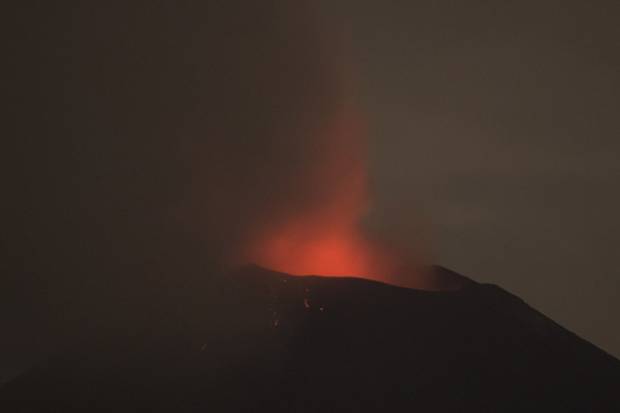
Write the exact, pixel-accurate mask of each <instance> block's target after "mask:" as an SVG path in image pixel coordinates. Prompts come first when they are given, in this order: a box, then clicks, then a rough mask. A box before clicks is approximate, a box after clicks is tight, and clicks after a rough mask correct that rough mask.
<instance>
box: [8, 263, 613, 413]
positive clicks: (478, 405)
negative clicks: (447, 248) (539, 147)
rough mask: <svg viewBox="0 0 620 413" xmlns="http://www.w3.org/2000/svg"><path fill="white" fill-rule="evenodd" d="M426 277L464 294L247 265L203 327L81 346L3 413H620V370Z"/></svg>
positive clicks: (522, 307)
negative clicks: (163, 412)
mask: <svg viewBox="0 0 620 413" xmlns="http://www.w3.org/2000/svg"><path fill="white" fill-rule="evenodd" d="M435 274H436V275H435V276H436V277H437V278H438V279H441V280H442V283H443V284H445V285H447V286H455V285H458V286H459V288H458V289H454V288H450V289H449V291H422V290H413V289H406V288H400V287H395V286H391V285H387V284H382V283H378V282H374V281H369V280H364V279H357V278H325V277H317V276H306V277H297V276H290V275H287V274H281V273H276V272H271V271H268V270H264V269H261V268H258V267H246V268H244V269H242V270H240V271H238V272H236V273H234V274H230V275H229V276H227V277H224V278H222V279H221V281H220V282H218V283H217V284H216V285H217V287H214V288H217V289H218V291H217V292H216V293H215V294H213V293H212V294H211V296H215V297H219V298H217V299H212V300H210V302H208V303H205V307H204V308H205V313H204V318H203V322H201V328H200V329H199V328H193V327H192V328H187V329H185V330H184V329H183V328H179V329H178V330H175V331H174V332H172V330H165V331H163V330H162V331H153V332H151V333H150V334H142V333H141V334H139V335H137V336H132V334H131V332H130V331H119V332H117V334H112V335H111V336H110V337H106V338H105V339H104V338H100V339H97V340H93V341H92V342H88V343H81V344H80V346H79V348H74V349H72V350H71V351H68V352H67V353H64V354H63V355H61V356H60V357H59V358H56V359H54V360H50V362H49V363H47V364H46V365H45V366H40V367H39V368H37V369H34V370H32V371H31V372H29V373H28V374H25V375H23V376H22V377H20V378H18V379H17V380H14V381H13V382H11V383H9V384H8V385H6V386H5V387H4V388H3V389H2V390H1V391H0V407H5V408H4V409H2V411H14V412H19V411H28V412H43V411H45V412H47V411H49V412H52V411H53V412H56V411H65V412H67V411H85V410H86V411H114V412H125V411H127V412H130V411H132V412H133V411H138V410H145V411H175V412H185V411H186V412H194V411H215V412H219V411H263V410H265V411H283V412H284V411H287V412H288V411H298V412H311V411H358V412H359V411H401V410H405V409H410V410H412V411H414V410H417V411H425V412H444V411H446V412H447V411H459V412H485V411H499V412H506V411H514V412H523V411H544V412H549V411H552V412H555V411H557V412H567V411H575V412H581V411H584V412H585V411H610V412H612V411H620V396H619V393H620V362H618V360H616V359H614V358H613V357H611V356H609V355H607V354H606V353H604V352H603V351H601V350H600V349H598V348H596V347H595V346H593V345H591V344H590V343H588V342H586V341H584V340H582V339H580V338H579V337H577V336H575V335H574V334H572V333H570V332H568V331H567V330H565V329H563V328H562V327H560V326H558V325H557V324H555V323H554V322H553V321H551V320H549V319H548V318H546V317H545V316H543V315H541V314H540V313H538V312H536V311H535V310H533V309H532V308H530V307H529V306H527V304H525V303H524V302H523V301H522V300H520V299H519V298H517V297H515V296H513V295H511V294H509V293H507V292H505V291H504V290H502V289H501V288H499V287H496V286H492V285H485V284H478V283H475V282H473V281H471V280H469V279H467V278H465V277H462V276H460V275H458V274H456V273H453V272H450V271H448V270H445V269H443V268H439V267H438V268H436V271H435ZM214 285H215V284H214ZM181 331H182V332H181Z"/></svg>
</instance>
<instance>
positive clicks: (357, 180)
mask: <svg viewBox="0 0 620 413" xmlns="http://www.w3.org/2000/svg"><path fill="white" fill-rule="evenodd" d="M361 138H362V128H361V127H360V122H359V120H358V118H357V117H356V116H350V115H347V116H338V117H337V118H336V120H335V122H333V123H332V124H331V125H329V126H328V127H327V128H326V131H325V135H324V137H323V140H321V141H320V144H321V145H322V147H321V148H320V149H321V150H320V151H319V152H320V154H321V159H319V160H317V163H316V166H314V167H313V168H314V169H313V170H310V171H307V173H308V176H309V177H310V178H309V180H308V181H309V185H311V186H312V188H307V189H308V190H312V191H316V188H319V189H318V200H317V199H315V198H317V196H316V194H314V195H313V199H312V203H311V205H310V207H308V208H305V209H303V210H300V211H290V213H288V214H287V215H286V216H283V217H279V218H278V219H277V220H275V222H276V223H275V224H274V225H273V226H271V227H270V228H267V229H266V230H265V231H264V232H263V233H261V234H259V235H258V236H257V237H256V238H255V239H254V241H253V242H252V243H251V246H250V252H249V255H250V256H249V260H250V261H253V262H255V263H256V264H258V265H261V266H264V267H267V268H271V269H274V270H277V271H282V272H286V273H290V274H297V275H301V274H316V275H327V276H329V275H334V276H337V275H355V276H364V277H367V278H373V279H384V278H386V277H384V273H385V271H387V268H389V267H391V266H390V265H389V263H390V260H389V259H388V258H387V254H385V253H384V251H383V249H382V248H381V247H380V246H378V244H377V243H375V242H372V241H371V240H370V239H369V238H368V237H367V236H366V234H365V233H364V232H363V231H362V230H361V229H360V227H359V221H360V219H361V218H362V217H363V215H364V214H365V212H366V209H367V198H368V197H367V188H366V163H365V159H364V156H363V153H364V151H363V145H362V142H363V140H362V139H361ZM313 165H314V164H313ZM299 190H300V191H304V190H306V188H303V187H300V188H299Z"/></svg>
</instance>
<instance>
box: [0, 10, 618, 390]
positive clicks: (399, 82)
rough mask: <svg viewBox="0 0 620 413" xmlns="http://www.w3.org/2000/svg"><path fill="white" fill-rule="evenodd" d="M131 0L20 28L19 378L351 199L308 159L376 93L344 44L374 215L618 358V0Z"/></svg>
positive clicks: (15, 203)
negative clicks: (283, 229)
mask: <svg viewBox="0 0 620 413" xmlns="http://www.w3.org/2000/svg"><path fill="white" fill-rule="evenodd" d="M122 3H123V4H121V5H107V3H106V5H105V6H104V5H103V4H100V5H98V6H97V7H94V6H92V7H91V6H89V5H85V4H84V3H83V2H78V1H76V2H66V3H63V4H62V6H60V5H55V4H52V3H51V2H50V4H45V3H37V4H28V5H21V6H18V7H17V9H18V10H16V14H15V15H14V16H13V17H12V18H11V20H12V23H13V25H7V26H6V28H8V30H9V31H12V32H10V36H6V39H8V40H9V42H10V43H11V47H10V48H8V49H7V50H8V51H7V62H8V63H9V65H8V68H9V77H8V78H9V79H10V80H11V81H10V82H8V88H7V90H6V96H8V97H9V99H10V101H11V112H9V117H8V118H9V121H8V122H7V123H6V125H8V132H7V133H6V136H9V137H13V139H9V145H8V150H7V151H6V152H5V153H4V155H5V156H6V155H8V156H6V157H7V159H6V161H5V162H3V167H5V168H7V171H6V172H5V173H3V174H2V175H3V176H2V178H3V179H4V180H6V185H4V188H6V189H5V195H6V199H7V200H8V201H7V202H5V204H4V205H3V210H2V218H3V219H4V221H5V222H3V224H2V225H3V229H4V231H3V233H2V238H1V239H0V241H2V245H3V246H4V247H6V251H8V254H7V257H8V259H7V260H3V263H2V265H3V266H4V268H2V271H3V274H6V275H7V276H3V279H1V280H0V290H1V291H0V302H1V303H2V305H3V308H0V323H1V324H2V325H3V326H8V327H2V329H3V330H2V331H0V335H2V336H5V337H7V338H6V339H5V340H3V341H2V343H0V353H2V358H0V381H2V380H3V379H4V378H6V377H8V376H10V375H11V374H14V373H15V372H17V371H19V370H20V369H22V368H24V367H25V366H27V365H29V364H31V362H32V361H33V360H34V359H36V358H37V357H40V356H41V355H42V354H46V351H47V349H48V347H52V344H51V343H53V339H52V337H56V336H58V335H60V333H59V332H62V331H65V330H67V331H70V330H71V329H72V328H73V327H72V326H75V325H78V324H76V323H84V322H85V321H86V322H91V319H90V318H88V317H90V315H92V314H101V313H105V311H108V309H109V308H107V307H105V303H107V305H109V302H114V308H113V309H112V311H111V315H110V314H108V313H105V314H106V317H108V318H109V320H116V321H118V320H119V319H123V318H124V317H125V313H124V310H125V309H129V308H131V309H132V311H133V310H135V307H147V308H148V306H146V305H140V304H141V303H144V302H147V301H141V300H146V298H144V297H147V296H148V297H149V298H148V299H149V300H152V301H151V302H160V303H161V302H164V301H165V300H166V299H168V298H169V295H173V294H172V293H170V294H169V295H165V294H164V293H162V291H166V292H169V291H185V290H183V288H188V287H186V286H185V284H187V285H193V287H192V288H191V289H193V290H195V291H200V288H199V287H200V286H201V283H203V282H204V280H203V279H202V278H201V277H202V275H196V274H194V273H195V272H199V269H201V268H202V267H201V266H193V265H192V264H195V263H196V262H197V261H193V260H195V259H196V258H197V257H199V256H200V257H201V258H204V257H203V255H208V257H207V258H205V261H208V262H209V264H205V266H206V267H209V266H210V265H211V261H209V260H211V259H213V260H214V259H215V258H213V257H215V256H224V255H226V251H228V250H229V249H230V248H231V247H230V245H236V244H235V243H237V242H238V241H239V239H241V237H242V235H241V233H242V232H243V231H244V230H246V228H249V227H254V226H257V224H256V222H259V221H261V222H262V221H265V222H269V220H270V219H272V218H273V217H274V216H278V215H281V214H282V213H284V211H287V210H291V209H294V210H299V209H306V208H308V209H311V208H312V207H313V205H316V204H321V202H324V200H325V199H327V198H326V197H329V195H330V192H329V191H328V190H326V189H324V188H322V187H321V185H316V182H313V181H312V180H307V181H306V180H305V179H306V178H307V177H306V175H305V172H304V171H305V170H307V169H312V167H313V165H314V163H315V162H314V161H315V160H316V154H320V153H321V150H322V148H323V147H322V146H321V145H320V144H321V142H319V144H316V142H313V141H312V139H310V138H309V136H313V134H315V133H316V131H321V130H322V129H321V127H322V125H323V124H324V123H325V122H326V119H327V118H329V116H330V114H333V112H334V111H337V109H338V108H339V107H340V106H346V105H347V104H348V103H347V102H348V99H351V98H352V96H353V95H354V94H353V95H352V94H351V92H350V90H349V88H350V85H349V84H348V83H347V81H343V80H342V79H341V78H340V76H341V75H342V72H341V71H340V69H341V67H340V66H339V65H340V64H341V62H340V61H339V58H337V57H335V56H334V55H333V52H334V51H337V50H340V48H339V46H338V47H333V48H332V49H331V50H328V51H325V50H327V49H330V48H325V50H324V49H323V47H322V46H323V45H322V44H321V41H323V42H324V41H325V40H326V39H328V40H327V41H328V42H329V39H330V36H334V39H340V40H334V41H333V43H335V44H341V43H343V44H344V45H345V47H344V49H343V50H346V53H343V54H344V55H346V56H344V57H343V58H342V61H343V62H345V63H343V66H346V67H349V68H350V69H351V72H352V73H354V74H355V76H352V77H353V78H354V79H355V81H354V82H351V83H355V84H356V85H357V88H358V89H357V94H358V96H355V97H359V102H358V103H361V107H362V109H363V113H364V115H365V117H366V123H367V125H368V128H369V130H368V136H369V149H370V150H369V155H370V161H371V162H370V180H371V185H372V195H373V211H372V214H371V215H370V216H369V217H368V224H369V225H370V226H374V227H376V228H379V229H382V230H384V231H387V233H391V234H392V235H393V236H395V237H397V238H400V240H401V241H402V242H405V243H411V244H415V243H418V242H420V241H419V240H420V239H429V240H430V244H431V245H432V248H433V249H434V250H435V256H436V259H435V261H436V262H437V263H439V264H442V265H444V266H447V267H450V268H452V269H454V270H456V271H458V272H461V273H463V274H465V275H467V276H470V277H471V278H473V279H475V280H477V281H483V282H490V283H494V284H498V285H500V286H502V287H504V288H505V289H507V290H509V291H511V292H513V293H515V294H516V295H519V296H520V297H522V298H523V299H524V300H526V301H527V302H528V303H530V304H531V305H532V306H533V307H535V308H537V309H539V310H541V311H542V312H543V313H545V314H546V315H548V316H550V317H551V318H552V319H554V320H556V321H558V322H559V323H560V324H562V325H564V326H566V327H567V328H568V329H570V330H573V331H574V332H576V333H578V334H580V335H582V336H583V337H584V338H586V339H588V340H590V341H592V342H593V343H595V344H596V345H598V346H600V347H602V348H603V349H605V350H607V351H609V352H611V353H612V354H614V355H616V356H620V333H619V330H618V328H617V325H620V274H618V269H617V268H618V266H617V258H616V257H617V254H618V252H619V248H618V246H619V245H620V219H619V218H618V215H617V211H618V210H620V194H619V193H618V190H617V188H618V183H619V182H620V164H619V163H618V155H619V153H620V142H619V141H618V137H620V124H619V120H618V116H617V110H618V108H619V107H620V53H618V50H619V49H620V32H619V31H620V29H618V25H617V19H618V16H620V5H619V3H618V2H603V1H591V2H574V1H562V2H559V1H558V2H547V1H537V2H524V1H519V2H517V1H514V2H488V1H484V2H483V1H468V2H448V1H416V2H413V1H394V2H385V1H374V0H373V1H371V0H357V1H353V0H337V1H336V0H330V1H327V0H325V1H323V3H324V6H325V10H324V13H325V16H327V17H328V18H327V19H326V20H327V21H328V22H327V23H325V27H324V28H325V31H324V32H323V31H321V30H319V32H320V33H322V34H319V35H316V33H315V32H314V29H315V27H314V26H313V25H311V24H310V25H308V26H305V25H306V24H308V21H307V19H306V18H305V17H304V15H305V13H307V10H306V9H301V8H297V6H296V5H295V4H293V3H291V2H288V1H282V0H269V1H266V2H265V3H264V4H263V3H262V2H261V3H260V4H259V3H258V2H248V4H247V5H229V4H228V3H226V4H224V2H222V4H217V2H191V1H182V2H169V3H166V2H153V3H152V4H151V3H148V2H147V3H144V4H141V3H140V2H122ZM145 5H148V6H145ZM265 5H269V7H271V6H274V7H275V9H274V10H279V7H280V8H282V7H283V8H282V10H284V9H286V10H284V11H280V12H276V13H274V12H273V10H272V11H270V10H268V9H267V6H265ZM283 5H286V6H283ZM291 5H292V6H291ZM147 9H148V10H147ZM214 10H215V11H216V12H214ZM147 11H148V12H147ZM8 15H9V16H10V14H8ZM274 16H275V17H276V18H275V19H274ZM317 38H319V39H321V40H319V41H317ZM330 53H332V54H330ZM213 56H216V58H213ZM282 56H284V57H286V59H285V60H286V69H287V70H286V72H285V73H282V72H281V69H282V65H281V61H282ZM347 70H348V69H347ZM347 70H344V71H343V72H344V73H347ZM334 73H335V74H334ZM274 76H275V77H274ZM345 77H346V76H345ZM205 136H208V138H205ZM171 137H175V139H171ZM248 137H250V138H248ZM176 138H178V139H176ZM323 143H324V142H323ZM308 153H310V154H311V155H307V154H308ZM258 154H260V155H258ZM283 155H286V156H283ZM300 182H301V183H303V185H302V184H300ZM222 183H224V184H222ZM300 187H303V188H305V191H304V192H303V193H302V192H301V191H298V190H297V189H298V188H300ZM273 188H278V191H276V192H274V191H273ZM332 195H333V194H332ZM145 211H146V212H145ZM207 211H208V212H207ZM188 217H190V218H191V219H189V218H188ZM261 225H262V223H261ZM205 228H208V231H205V230H204V229H205ZM86 240H87V241H88V242H86ZM170 240H174V243H170ZM204 245H208V246H209V248H208V252H207V253H204V252H203V251H202V247H203V246H204ZM127 251H131V254H127ZM196 251H199V252H198V253H196ZM162 252H165V253H166V254H167V256H166V258H162V257H161V256H162V255H166V254H161V253H162ZM188 257H191V258H188ZM179 262H183V263H184V265H185V267H187V268H185V267H183V268H180V267H178V266H176V265H175V266H174V267H170V266H171V265H174V264H178V263H179ZM167 265H168V266H167ZM200 265H202V264H200ZM170 268H174V270H175V271H173V272H175V274H176V273H179V274H180V273H183V272H182V271H185V272H186V273H187V274H194V275H193V276H192V277H194V278H191V277H190V278H183V277H176V278H175V277H169V276H168V275H166V271H167V270H169V269H170ZM209 268H211V267H209ZM173 272H170V271H168V274H171V273H173ZM110 274H113V275H110ZM186 281H187V282H186ZM192 283H193V284H192ZM145 286H147V287H146V288H145ZM205 288H206V287H205ZM119 291H122V294H121V296H119V295H118V292H119ZM162 294H164V295H162ZM94 296H98V297H99V298H98V299H91V298H92V297H94ZM111 297H112V298H113V301H110V300H109V299H110V298H111ZM119 297H120V298H119ZM162 297H164V298H162ZM162 300H163V301H162ZM102 303H104V304H102ZM124 305H126V306H127V307H126V308H125V307H123V306H124ZM162 307H163V305H162ZM149 311H150V309H149ZM153 313H154V314H155V313H156V310H153ZM109 320H108V321H109ZM63 329H64V330H63Z"/></svg>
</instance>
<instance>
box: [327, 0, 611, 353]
mask: <svg viewBox="0 0 620 413" xmlns="http://www.w3.org/2000/svg"><path fill="white" fill-rule="evenodd" d="M334 4H337V6H335V5H334ZM331 7H333V9H332V11H333V13H334V14H335V15H337V16H338V18H339V19H341V21H342V22H344V23H342V24H343V26H344V27H347V30H348V31H349V32H350V36H349V37H350V39H351V43H352V44H353V46H354V49H355V53H356V57H357V63H358V65H357V68H358V69H359V70H360V71H361V78H362V79H363V84H364V87H365V95H364V98H365V104H366V108H367V110H368V113H369V116H370V117H371V119H372V120H371V123H372V127H373V131H372V145H373V151H372V152H371V156H372V157H373V161H374V164H373V167H374V168H373V178H374V183H375V187H374V189H375V195H376V198H375V207H376V209H377V211H375V212H376V213H377V215H379V216H381V218H380V219H387V220H390V219H391V218H390V216H396V217H398V218H397V219H398V220H401V221H402V220H403V219H404V216H405V214H406V212H405V211H406V210H407V208H408V207H407V206H410V208H411V209H412V210H414V211H416V212H415V213H414V214H416V213H420V212H422V214H423V215H425V216H427V217H428V218H429V219H430V220H431V222H432V226H433V229H434V234H433V237H434V238H435V240H436V247H437V253H438V257H439V259H438V261H439V262H441V263H442V264H444V265H446V266H449V267H452V268H454V269H456V270H458V271H461V272H463V273H464V274H466V275H469V276H471V277H472V278H474V279H476V280H478V281H484V282H491V283H496V284H499V285H501V286H503V287H505V288H506V289H508V290H510V291H512V292H514V293H516V294H518V295H519V296H521V297H522V298H524V299H525V300H526V301H527V302H528V303H530V304H531V305H533V306H534V307H535V308H538V309H540V310H541V311H542V312H544V313H545V314H547V315H549V316H550V317H552V318H553V319H555V320H556V321H558V322H559V323H561V324H563V325H565V326H566V327H568V328H569V329H572V330H573V331H575V332H577V333H578V334H580V335H582V336H583V337H585V338H587V339H589V340H591V341H593V342H594V343H595V344H597V345H599V346H601V347H603V348H604V349H606V350H607V351H610V352H611V353H613V354H615V355H616V356H620V330H619V329H618V327H617V326H618V325H620V272H619V270H618V253H619V252H620V250H619V246H620V218H619V217H618V212H617V211H619V210H620V192H619V191H618V188H619V187H620V186H619V184H620V162H619V158H620V139H619V138H620V118H619V116H618V110H619V108H620V28H619V27H620V26H619V25H618V24H617V21H618V17H619V16H620V5H619V3H618V2H613V1H608V2H605V1H592V2H581V1H557V2H551V1H509V2H490V1H468V2H449V1H415V2H412V1H397V2H377V1H347V0H344V1H338V2H332V6H331Z"/></svg>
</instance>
